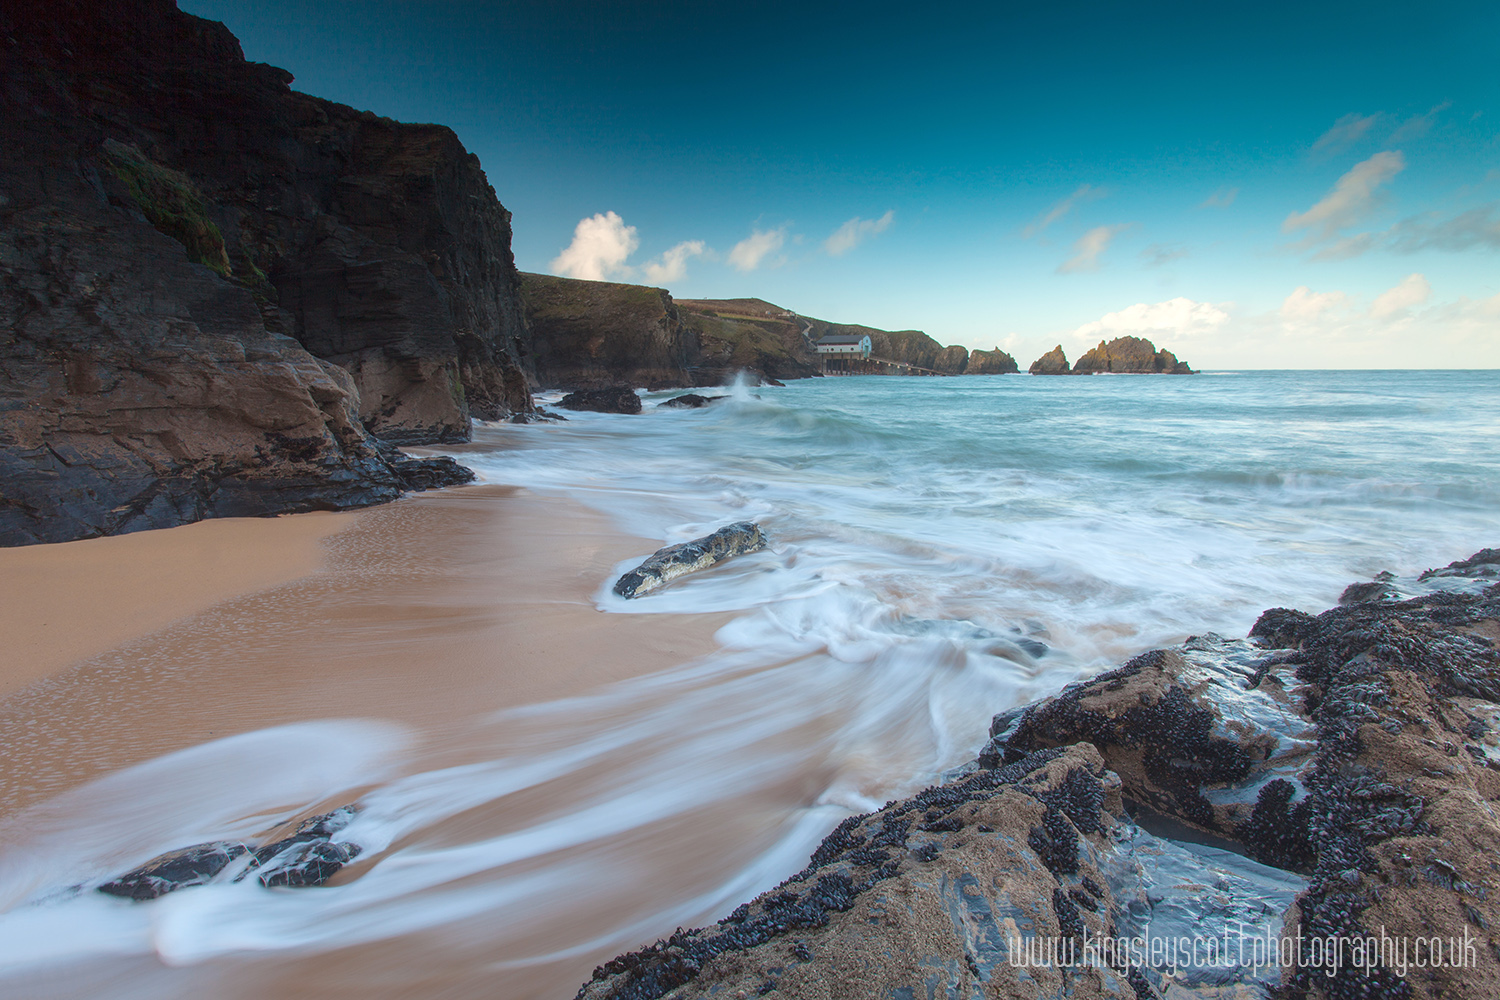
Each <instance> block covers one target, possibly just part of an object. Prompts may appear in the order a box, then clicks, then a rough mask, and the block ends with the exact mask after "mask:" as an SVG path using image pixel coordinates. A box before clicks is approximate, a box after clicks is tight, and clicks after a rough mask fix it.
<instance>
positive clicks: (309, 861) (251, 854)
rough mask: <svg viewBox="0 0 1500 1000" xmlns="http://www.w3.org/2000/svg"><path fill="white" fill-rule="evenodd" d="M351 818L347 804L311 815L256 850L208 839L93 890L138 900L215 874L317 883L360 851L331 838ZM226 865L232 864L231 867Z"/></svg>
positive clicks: (202, 881)
mask: <svg viewBox="0 0 1500 1000" xmlns="http://www.w3.org/2000/svg"><path fill="white" fill-rule="evenodd" d="M354 815H355V808H354V807H353V806H344V807H342V808H339V809H335V810H334V811H333V812H328V813H323V814H322V815H320V816H313V817H312V818H310V819H307V820H304V821H303V822H302V823H301V824H300V825H299V826H298V827H297V829H296V830H295V831H294V832H293V833H292V834H291V835H290V836H287V837H284V838H282V839H280V840H276V841H273V842H271V843H269V844H265V845H263V846H261V847H255V846H253V845H251V844H246V843H239V842H235V841H212V842H210V843H207V844H195V845H193V846H192V847H184V848H181V849H179V850H175V851H168V852H167V853H166V854H162V855H160V856H158V857H155V858H152V859H151V860H150V861H147V862H146V863H145V864H143V865H141V866H140V867H138V868H134V869H132V870H131V871H129V872H126V873H125V874H124V875H121V876H120V877H119V878H117V879H113V880H111V881H109V882H106V883H104V884H103V885H101V886H99V891H100V892H102V893H105V894H107V895H110V896H123V897H125V898H126V899H133V900H136V901H137V902H141V901H144V900H148V899H157V898H159V897H161V896H165V895H166V894H167V893H169V892H176V891H177V890H178V889H186V888H189V887H191V886H195V885H206V884H208V883H209V882H212V881H213V880H214V879H215V878H217V877H219V876H220V875H221V874H223V875H224V876H225V878H226V879H230V880H232V881H235V882H239V881H242V880H243V879H245V878H247V877H249V876H250V875H252V874H254V875H255V876H256V878H257V880H259V882H260V883H261V885H264V886H288V887H291V888H303V887H308V886H318V885H322V884H324V883H325V882H327V881H328V880H329V879H330V878H332V877H333V875H334V873H335V872H337V871H338V870H339V869H340V868H342V867H344V865H346V864H348V862H349V861H350V860H352V859H353V858H355V857H357V856H358V855H359V853H360V847H359V845H358V844H352V843H348V842H342V841H335V840H334V839H333V838H334V836H335V835H336V834H337V833H339V832H340V831H341V830H343V829H344V827H346V826H348V825H349V823H350V821H351V820H353V819H354ZM231 862H234V863H236V864H235V865H234V867H233V868H231ZM226 870H227V871H226Z"/></svg>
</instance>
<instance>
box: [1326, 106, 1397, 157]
mask: <svg viewBox="0 0 1500 1000" xmlns="http://www.w3.org/2000/svg"><path fill="white" fill-rule="evenodd" d="M1379 120H1380V113H1379V112H1376V113H1375V114H1373V115H1368V116H1365V115H1358V114H1355V113H1353V112H1351V113H1349V114H1347V115H1345V116H1344V117H1342V118H1340V119H1339V120H1338V121H1336V122H1334V123H1333V127H1332V128H1330V129H1329V130H1328V131H1327V132H1324V133H1323V134H1322V135H1321V136H1319V137H1318V141H1317V142H1315V143H1313V144H1312V153H1313V155H1314V156H1332V155H1334V154H1335V153H1342V152H1343V151H1344V150H1346V149H1348V148H1349V147H1350V146H1352V145H1354V144H1355V143H1356V142H1358V141H1359V140H1360V139H1362V138H1364V135H1365V133H1366V132H1368V131H1370V129H1371V128H1373V127H1374V125H1375V123H1376V122H1378V121H1379Z"/></svg>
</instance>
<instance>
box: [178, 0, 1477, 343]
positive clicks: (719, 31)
mask: <svg viewBox="0 0 1500 1000" xmlns="http://www.w3.org/2000/svg"><path fill="white" fill-rule="evenodd" d="M181 5H182V7H183V9H185V10H188V11H190V12H192V13H195V14H199V15H201V16H204V17H210V18H213V19H215V20H221V21H224V22H225V23H226V24H227V25H229V27H230V28H231V29H232V30H233V31H234V32H235V33H236V34H237V35H238V36H239V37H240V40H241V43H242V44H243V46H244V48H245V53H246V55H247V57H249V58H251V59H255V60H260V61H265V62H270V63H273V64H275V65H278V66H282V67H285V68H286V69H288V70H290V71H291V72H292V73H293V74H295V75H296V78H297V79H296V82H295V84H294V86H295V87H296V88H297V89H299V90H304V91H306V92H308V93H312V94H316V95H318V96H321V97H327V98H330V99H332V100H337V101H341V102H344V103H347V104H351V105H354V106H355V107H359V108H368V109H370V110H373V111H375V112H377V113H379V114H383V115H388V116H390V117H393V118H397V119H401V120H405V121H435V122H441V123H443V124H446V125H449V126H452V127H453V128H454V129H455V130H456V131H457V132H458V134H459V136H460V138H461V139H462V140H463V141H464V143H465V144H466V145H467V146H468V147H469V149H471V150H473V151H474V152H475V153H477V154H478V155H479V157H480V160H481V162H482V163H483V164H484V167H485V170H486V172H487V173H488V175H489V178H490V181H491V183H492V184H493V185H494V186H495V189H496V192H497V193H498V195H499V196H500V200H501V201H502V202H503V203H504V204H505V205H506V207H507V208H509V209H510V210H511V211H512V213H513V214H514V225H515V252H516V261H517V264H518V265H519V266H520V267H521V268H522V269H524V270H533V271H554V272H558V273H570V274H574V275H576V276H590V277H603V278H608V279H611V280H622V281H640V282H646V283H652V284H661V285H664V286H666V287H668V288H670V289H671V290H672V292H673V293H674V294H676V295H678V296H681V297H704V298H706V297H730V296H758V297H761V298H765V299H769V300H771V301H773V302H776V303H779V304H781V305H784V306H787V307H789V308H792V309H795V310H797V311H799V312H802V313H805V314H808V315H813V316H819V317H821V318H825V319H830V320H836V321H842V322H857V323H866V324H869V325H871V326H877V327H884V328H889V329H903V328H917V329H923V330H926V331H927V332H928V333H930V334H932V335H933V336H934V337H936V338H937V339H938V340H940V341H942V342H944V343H960V344H964V345H966V346H968V347H984V348H988V347H992V346H995V345H997V344H998V345H1001V346H1003V347H1005V348H1006V349H1007V350H1010V351H1011V352H1012V353H1013V354H1015V355H1016V357H1017V359H1018V360H1020V362H1021V363H1022V365H1023V366H1024V365H1025V364H1027V363H1029V362H1030V361H1031V360H1032V359H1034V358H1035V357H1037V356H1038V355H1039V354H1041V353H1042V352H1043V351H1044V350H1046V349H1048V348H1050V347H1051V346H1052V345H1053V344H1055V343H1059V342H1060V343H1062V344H1063V346H1064V348H1065V349H1066V350H1067V351H1068V353H1069V356H1070V357H1076V356H1077V354H1078V353H1079V352H1080V351H1081V350H1082V349H1085V348H1086V347H1087V346H1091V345H1092V343H1094V342H1097V341H1098V340H1099V339H1100V338H1101V337H1109V336H1114V335H1119V334H1123V333H1135V334H1139V335H1144V336H1149V337H1151V338H1152V339H1153V340H1155V341H1156V342H1157V343H1158V344H1159V345H1162V346H1167V347H1169V348H1171V349H1173V350H1175V351H1177V353H1178V354H1179V355H1181V356H1182V357H1184V358H1186V359H1187V360H1189V361H1190V362H1192V363H1194V364H1195V365H1198V366H1201V367H1210V368H1215V367H1217V368H1226V367H1398V368H1405V367H1500V71H1497V69H1496V67H1497V65H1500V4H1494V3H1468V4H1441V3H1440V4H1421V5H1419V4H1415V3H1409V4H1401V5H1397V4H1389V3H1360V4H1314V5H1312V6H1310V7H1303V6H1301V5H1297V6H1293V5H1275V4H1264V3H1262V4H1255V5H1251V4H1244V5H1211V4H1202V3H1196V4H1154V5H1149V6H1146V5H1124V4H1097V5H1093V4H1071V5H1052V7H1054V8H1055V9H1040V8H1039V6H1030V7H1019V6H1003V5H993V4H988V5H980V4H963V5H960V4H941V3H939V4H929V5H925V6H922V5H915V4H911V3H909V2H906V3H902V4H899V5H898V4H881V3H861V4H812V3H807V2H803V3H800V4H792V3H777V2H771V3H737V4H709V3H702V2H699V3H678V2H659V3H635V2H606V3H577V2H569V0H552V2H535V3H503V4H488V3H475V2H458V3H445V2H437V0H406V2H385V0H376V2H357V3H356V2H338V3H313V2H305V0H304V2H298V0H258V2H257V3H254V4H245V3H243V2H228V0H181ZM580 224H582V227H581V228H580Z"/></svg>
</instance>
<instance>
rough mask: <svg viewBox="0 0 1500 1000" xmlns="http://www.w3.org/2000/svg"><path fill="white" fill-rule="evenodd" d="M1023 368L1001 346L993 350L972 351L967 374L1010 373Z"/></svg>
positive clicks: (966, 370) (965, 371) (965, 372)
mask: <svg viewBox="0 0 1500 1000" xmlns="http://www.w3.org/2000/svg"><path fill="white" fill-rule="evenodd" d="M1020 370H1021V366H1020V365H1018V364H1016V359H1015V358H1013V357H1011V356H1010V355H1009V354H1006V353H1005V352H1004V351H1002V350H1000V348H998V347H997V348H995V349H994V350H993V351H970V352H969V364H968V367H966V368H965V369H964V374H965V375H1009V374H1012V373H1014V372H1018V371H1020Z"/></svg>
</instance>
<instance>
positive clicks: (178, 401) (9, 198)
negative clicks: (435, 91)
mask: <svg viewBox="0 0 1500 1000" xmlns="http://www.w3.org/2000/svg"><path fill="white" fill-rule="evenodd" d="M0 35H3V37H4V38H5V39H6V44H7V48H6V59H5V61H4V64H3V68H0V73H3V85H4V86H3V93H0V112H3V120H4V121H5V123H6V142H5V143H3V144H0V256H3V260H4V272H3V275H0V414H3V417H0V473H3V482H4V486H3V494H0V542H4V543H7V544H16V543H21V542H29V541H53V540H61V539H66V538H76V537H83V536H87V535H92V534H101V533H113V532H119V531H129V530H135V529H138V528H145V527H159V526H165V525H170V524H177V523H182V522H184V521H191V520H196V519H198V518H201V517H211V516H226V515H231V514H236V515H238V514H260V513H275V512H280V511H292V510H305V509H311V508H337V507H343V506H351V505H358V504H364V503H372V502H378V501H380V500H384V499H390V498H391V497H393V496H395V495H397V493H398V492H399V489H400V486H401V479H400V476H399V475H397V473H396V471H395V470H394V469H393V467H392V465H391V462H390V461H388V460H387V458H386V457H382V453H381V452H380V450H378V449H377V447H376V443H375V441H374V440H373V439H372V438H371V437H370V433H369V432H373V433H374V434H377V435H379V436H381V437H382V438H385V439H387V440H388V441H393V442H397V443H419V442H432V441H439V440H459V439H464V438H466V437H467V435H468V421H469V416H470V414H471V413H472V414H475V415H480V416H487V417H498V416H503V415H505V414H507V413H509V412H512V411H525V410H529V409H530V408H531V402H530V396H529V393H528V391H527V387H526V371H525V364H526V362H525V355H524V351H525V326H524V320H523V319H522V316H521V312H520V305H519V299H518V296H517V294H516V276H515V271H514V265H513V263H512V258H511V255H510V218H509V214H508V213H507V212H506V211H505V209H504V208H503V207H502V206H501V205H500V204H499V202H498V201H497V200H496V199H495V196H494V192H493V191H492V189H491V188H490V187H489V185H488V184H487V183H486V181H485V179H484V175H483V172H482V171H481V170H480V168H479V164H478V162H477V160H476V159H475V158H474V157H473V156H472V155H470V154H468V153H466V152H465V151H464V149H463V147H462V145H461V144H460V143H459V141H458V139H457V138H456V137H455V136H454V134H453V133H452V132H451V131H450V130H448V129H446V128H442V127H440V126H434V125H401V124H398V123H396V122H393V121H389V120H387V119H382V118H377V117H376V116H374V115H372V114H370V113H368V112H357V111H355V110H353V109H351V108H348V107H344V106H342V105H338V104H333V103H330V102H328V101H322V100H319V99H317V98H313V97H308V96H306V95H303V94H297V93H294V92H292V91H291V90H290V89H289V86H288V84H289V83H290V81H291V76H290V74H288V73H286V72H285V71H283V70H279V69H276V68H274V67H271V66H266V65H263V64H256V63H249V62H246V61H245V59H244V57H243V54H242V53H241V51H240V47H239V43H238V42H237V40H236V39H235V38H234V36H233V35H232V34H230V32H229V31H228V30H227V29H226V28H224V26H223V25H221V24H218V23H215V22H211V21H205V20H202V19H200V18H196V17H192V16H190V15H187V14H184V13H181V12H179V11H178V10H177V9H176V7H175V5H174V4H173V3H172V2H170V0H120V2H115V3H110V4H97V3H86V2H78V0H63V2H49V3H45V4H44V3H39V2H35V0H23V2H19V3H14V4H9V5H7V6H6V7H5V8H4V9H3V11H0ZM330 362H332V364H330ZM336 366H337V367H336Z"/></svg>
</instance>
